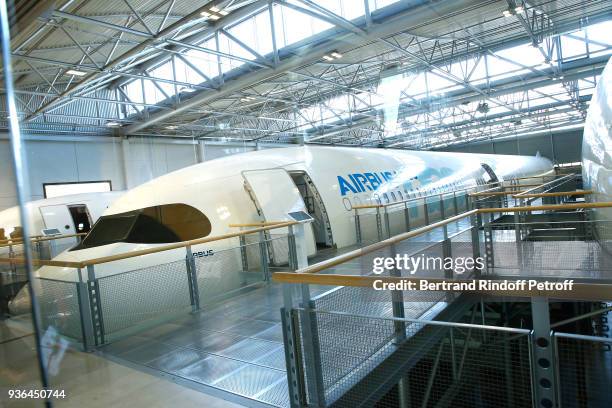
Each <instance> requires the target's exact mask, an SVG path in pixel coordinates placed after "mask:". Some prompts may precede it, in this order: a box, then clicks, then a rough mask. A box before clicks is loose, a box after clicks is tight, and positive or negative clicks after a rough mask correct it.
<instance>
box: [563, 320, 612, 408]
mask: <svg viewBox="0 0 612 408" xmlns="http://www.w3.org/2000/svg"><path fill="white" fill-rule="evenodd" d="M552 338H553V349H554V351H555V361H554V366H553V368H554V370H555V380H556V390H557V406H558V407H559V408H573V407H576V408H578V407H584V406H588V407H605V406H609V405H610V392H611V391H610V386H611V385H612V372H611V371H610V367H609V363H610V361H611V360H612V339H611V338H609V337H597V336H586V335H580V334H574V333H561V332H553V333H552ZM551 387H552V384H551Z"/></svg>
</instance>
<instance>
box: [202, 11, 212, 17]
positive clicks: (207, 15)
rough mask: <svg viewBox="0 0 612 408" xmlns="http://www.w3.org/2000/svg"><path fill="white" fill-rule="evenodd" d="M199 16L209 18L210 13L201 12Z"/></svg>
mask: <svg viewBox="0 0 612 408" xmlns="http://www.w3.org/2000/svg"><path fill="white" fill-rule="evenodd" d="M200 15H201V16H202V17H210V13H208V12H206V11H203V12H201V13H200Z"/></svg>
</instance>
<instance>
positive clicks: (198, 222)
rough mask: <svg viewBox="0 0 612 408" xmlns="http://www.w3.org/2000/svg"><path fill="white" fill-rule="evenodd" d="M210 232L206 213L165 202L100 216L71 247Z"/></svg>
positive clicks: (170, 240)
mask: <svg viewBox="0 0 612 408" xmlns="http://www.w3.org/2000/svg"><path fill="white" fill-rule="evenodd" d="M210 232H211V224H210V220H209V219H208V217H206V216H205V215H204V214H202V213H201V212H200V211H198V210H197V209H195V208H193V207H191V206H189V205H186V204H166V205H158V206H155V207H147V208H141V209H139V210H135V211H130V212H126V213H121V214H112V215H107V216H104V217H100V219H99V220H98V222H96V224H95V225H94V226H93V228H92V229H91V231H90V232H89V234H87V236H86V237H85V239H83V241H82V242H81V243H80V244H79V245H77V246H76V247H74V248H72V250H79V249H86V248H94V247H98V246H102V245H108V244H113V243H115V242H127V243H132V244H170V243H174V242H182V241H189V240H191V239H197V238H203V237H206V236H207V235H209V234H210Z"/></svg>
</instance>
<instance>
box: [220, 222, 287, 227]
mask: <svg viewBox="0 0 612 408" xmlns="http://www.w3.org/2000/svg"><path fill="white" fill-rule="evenodd" d="M283 222H287V221H261V222H251V223H246V224H230V225H228V227H230V228H249V227H268V226H271V225H277V224H281V223H283Z"/></svg>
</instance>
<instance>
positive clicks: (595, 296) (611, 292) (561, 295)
mask: <svg viewBox="0 0 612 408" xmlns="http://www.w3.org/2000/svg"><path fill="white" fill-rule="evenodd" d="M306 269H307V268H306ZM272 280H273V281H274V282H278V283H300V284H311V285H324V286H352V287H370V288H371V287H372V286H373V284H374V282H376V281H379V282H381V283H395V284H397V283H403V282H414V283H415V284H416V287H419V288H420V282H421V281H427V282H429V283H442V282H448V283H451V284H453V283H469V282H472V280H470V279H444V278H422V277H414V276H406V277H403V276H402V277H397V276H372V275H366V276H362V275H327V274H317V273H310V272H308V273H293V272H275V273H274V274H273V275H272ZM508 281H509V282H520V281H524V279H514V280H508ZM424 290H429V289H424ZM437 291H439V290H437ZM462 292H469V293H480V294H487V295H491V296H512V297H549V298H554V299H568V300H569V299H572V300H607V299H612V285H610V284H605V283H583V282H574V283H573V286H572V290H571V291H563V290H539V289H529V288H526V289H523V290H511V291H510V290H485V289H480V288H479V287H478V285H477V286H476V288H475V289H474V290H462Z"/></svg>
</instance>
